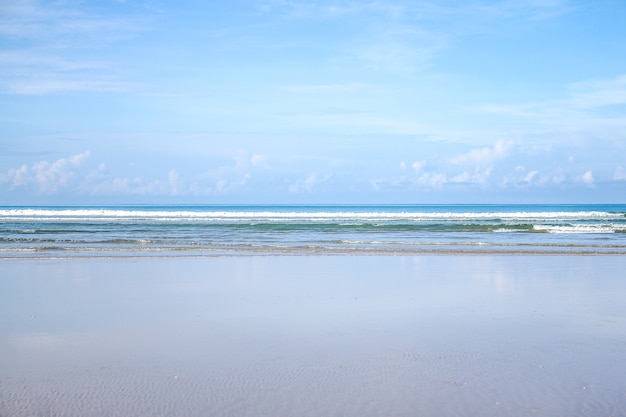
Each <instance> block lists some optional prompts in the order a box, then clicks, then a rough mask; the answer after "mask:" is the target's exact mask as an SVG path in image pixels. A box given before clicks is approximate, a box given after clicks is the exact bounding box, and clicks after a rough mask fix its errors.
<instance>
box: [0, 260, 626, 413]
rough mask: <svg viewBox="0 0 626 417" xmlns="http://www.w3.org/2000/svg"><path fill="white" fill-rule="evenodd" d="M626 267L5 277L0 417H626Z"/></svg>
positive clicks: (254, 269)
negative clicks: (584, 416) (625, 371)
mask: <svg viewBox="0 0 626 417" xmlns="http://www.w3.org/2000/svg"><path fill="white" fill-rule="evenodd" d="M624 271H626V258H625V257H623V256H530V255H520V256H503V255H497V256H495V255H494V256H492V255H472V256H469V255H467V256H465V255H446V256H427V255H422V256H258V257H254V256H252V257H217V258H176V257H174V258H135V259H131V258H117V259H115V258H110V259H103V258H95V259H58V260H54V259H49V260H44V259H37V260H33V259H22V260H20V259H14V260H10V259H9V260H2V261H0V416H2V417H4V416H12V417H13V416H89V415H94V416H95V415H97V416H129V415H132V416H233V417H235V416H236V417H240V416H255V417H258V416H415V415H423V416H468V415H474V416H550V417H554V416H582V415H590V416H620V415H626V373H624V365H623V364H624V363H626V303H625V302H624V300H626V278H625V277H624Z"/></svg>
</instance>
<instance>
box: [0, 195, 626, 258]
mask: <svg viewBox="0 0 626 417" xmlns="http://www.w3.org/2000/svg"><path fill="white" fill-rule="evenodd" d="M625 214H626V204H614V205H323V206H320V205H311V206H306V205H299V206H283V205H281V206H271V205H262V206H261V205H240V206H197V205H193V206H190V205H184V206H174V205H167V206H157V205H154V206H147V205H140V206H101V207H97V206H93V207H58V206H56V207H0V257H5V258H7V257H74V256H213V255H239V254H243V255H248V254H317V253H319V254H345V253H355V254H367V253H383V254H411V253H451V252H452V253H585V254H592V253H604V254H626V216H625Z"/></svg>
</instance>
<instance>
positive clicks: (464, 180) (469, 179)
mask: <svg viewBox="0 0 626 417" xmlns="http://www.w3.org/2000/svg"><path fill="white" fill-rule="evenodd" d="M490 176H491V167H489V168H487V169H484V170H479V169H477V170H476V171H475V172H474V173H471V174H470V173H469V172H467V171H465V172H463V173H461V174H459V175H456V176H454V177H452V178H451V179H450V182H453V183H460V184H479V185H482V184H485V183H486V182H487V180H488V179H489V177H490Z"/></svg>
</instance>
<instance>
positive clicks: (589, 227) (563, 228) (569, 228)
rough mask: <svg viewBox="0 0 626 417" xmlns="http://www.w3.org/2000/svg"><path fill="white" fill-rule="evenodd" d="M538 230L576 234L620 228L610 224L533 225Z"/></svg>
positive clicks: (608, 231) (614, 230)
mask: <svg viewBox="0 0 626 417" xmlns="http://www.w3.org/2000/svg"><path fill="white" fill-rule="evenodd" d="M533 229H534V230H536V231H540V232H547V233H560V234H577V233H615V232H616V231H618V230H619V229H620V228H618V227H617V226H616V225H612V224H577V225H534V226H533Z"/></svg>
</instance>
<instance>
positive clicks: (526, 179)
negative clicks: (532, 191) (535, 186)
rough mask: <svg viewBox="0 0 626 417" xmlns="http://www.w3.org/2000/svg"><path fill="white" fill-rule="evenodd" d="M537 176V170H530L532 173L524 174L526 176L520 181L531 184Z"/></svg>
mask: <svg viewBox="0 0 626 417" xmlns="http://www.w3.org/2000/svg"><path fill="white" fill-rule="evenodd" d="M537 174H539V171H537V170H532V171H530V172H529V173H528V174H526V175H525V176H524V178H523V179H522V181H524V182H528V183H530V182H533V179H534V178H535V177H536V176H537Z"/></svg>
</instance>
